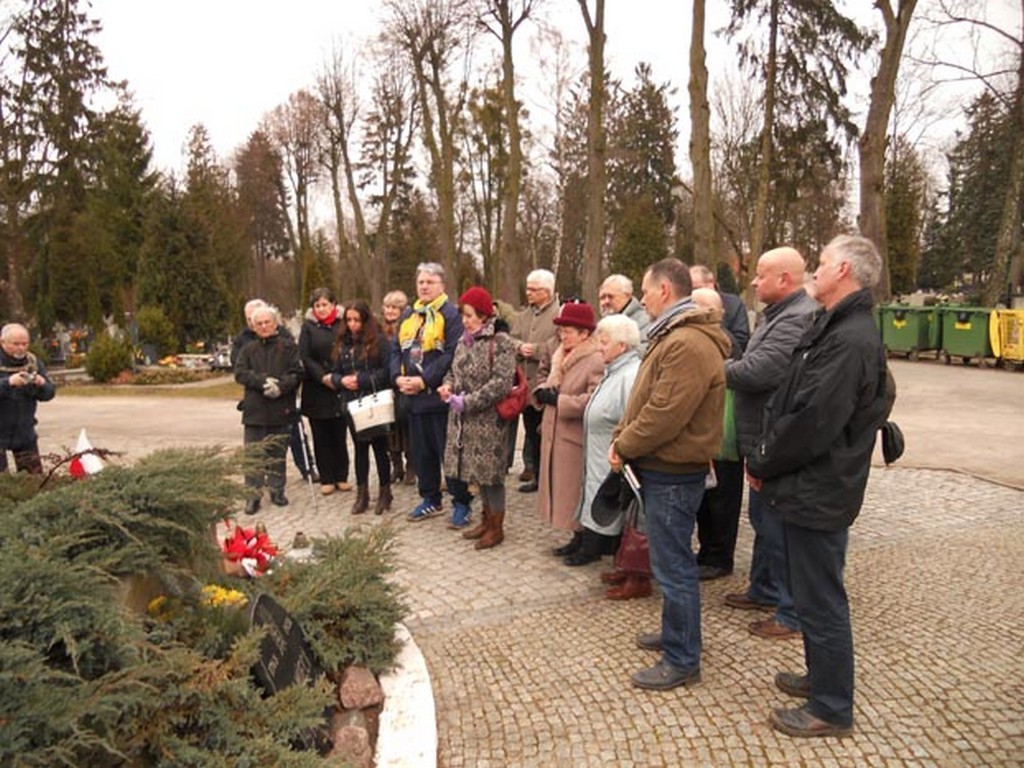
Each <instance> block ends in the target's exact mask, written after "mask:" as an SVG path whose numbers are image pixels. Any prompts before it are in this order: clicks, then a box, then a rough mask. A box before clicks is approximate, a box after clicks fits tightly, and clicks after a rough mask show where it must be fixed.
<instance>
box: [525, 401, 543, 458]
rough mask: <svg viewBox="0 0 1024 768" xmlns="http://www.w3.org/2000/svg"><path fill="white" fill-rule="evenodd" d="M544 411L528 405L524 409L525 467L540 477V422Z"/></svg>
mask: <svg viewBox="0 0 1024 768" xmlns="http://www.w3.org/2000/svg"><path fill="white" fill-rule="evenodd" d="M543 417H544V409H543V408H541V409H537V408H534V407H533V406H531V405H527V406H526V407H525V408H524V409H523V467H524V468H525V469H528V470H530V471H531V472H533V473H534V474H535V475H538V476H539V475H540V422H541V419H543Z"/></svg>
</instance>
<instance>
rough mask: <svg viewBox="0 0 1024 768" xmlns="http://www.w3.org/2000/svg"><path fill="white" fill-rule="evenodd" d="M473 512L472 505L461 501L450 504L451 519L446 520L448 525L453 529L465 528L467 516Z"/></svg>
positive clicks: (467, 521)
mask: <svg viewBox="0 0 1024 768" xmlns="http://www.w3.org/2000/svg"><path fill="white" fill-rule="evenodd" d="M472 514H473V509H472V507H470V506H469V504H464V503H463V502H461V501H456V502H454V503H453V504H452V519H451V520H449V521H448V527H449V528H451V529H452V530H453V531H457V530H459V529H460V528H465V527H466V526H467V525H469V518H470V516H471V515H472Z"/></svg>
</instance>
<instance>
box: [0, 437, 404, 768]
mask: <svg viewBox="0 0 1024 768" xmlns="http://www.w3.org/2000/svg"><path fill="white" fill-rule="evenodd" d="M247 461H249V459H246V458H243V457H242V456H241V454H235V455H227V454H224V453H222V452H218V451H217V450H215V449H195V450H170V451H159V452H156V453H153V454H151V455H150V456H148V457H146V458H144V459H142V460H140V461H138V462H136V463H135V465H134V466H132V467H128V468H125V467H116V466H108V467H107V468H105V469H104V471H102V472H100V473H99V474H97V475H94V476H91V477H88V478H86V479H84V480H80V481H70V480H67V479H63V478H57V477H56V476H54V477H53V478H50V479H49V480H47V481H46V482H45V483H44V484H43V485H42V487H40V485H39V480H38V478H35V477H32V478H29V477H26V476H21V477H18V478H13V477H12V478H10V479H8V478H0V765H11V766H41V765H47V766H49V765H103V766H184V765H188V766H210V767H211V768H212V767H213V766H218V767H220V766H224V765H276V766H319V765H322V760H321V758H320V757H319V756H318V755H316V754H315V753H311V752H301V751H296V750H295V749H294V746H293V745H294V744H295V743H296V742H297V740H298V738H299V735H300V734H302V733H304V732H307V731H308V729H310V728H314V727H318V726H322V725H323V724H324V711H325V708H326V707H327V706H328V705H330V704H331V703H332V702H333V701H334V698H335V693H334V688H333V685H331V684H330V683H329V682H328V681H327V680H321V681H320V682H319V683H318V684H316V685H312V686H292V687H289V688H286V689H284V690H282V691H279V692H278V693H276V694H275V695H274V696H269V697H264V696H262V695H261V692H260V691H259V690H258V689H257V688H256V686H255V685H254V683H253V680H252V676H251V669H252V666H253V664H254V663H255V661H256V660H257V658H258V648H259V641H260V639H261V637H262V635H261V633H260V632H259V631H251V630H249V628H248V608H249V603H250V602H251V600H252V598H253V597H254V596H255V594H257V593H258V592H269V593H271V594H272V595H273V596H274V597H275V598H276V599H277V600H279V601H280V602H281V603H282V604H283V605H285V606H286V607H287V608H288V609H289V610H290V611H291V612H292V613H293V615H294V616H295V617H296V618H297V619H298V620H299V621H300V623H302V624H303V626H304V628H305V629H306V631H307V634H308V635H309V636H310V638H311V644H312V645H313V648H314V651H315V652H316V653H317V654H318V656H319V659H318V660H319V662H320V664H321V666H322V667H323V668H324V669H326V670H329V671H335V670H337V669H338V664H340V663H343V662H347V661H350V660H351V661H356V660H365V661H366V663H368V664H370V665H371V666H372V667H373V668H375V669H384V668H387V667H389V666H391V665H392V664H393V663H394V662H393V660H394V656H393V654H394V648H393V647H392V645H391V643H392V633H393V630H394V622H395V621H397V620H399V619H400V618H401V614H402V607H401V604H400V600H399V595H398V593H397V591H396V588H394V587H392V586H390V585H389V584H388V583H387V581H386V580H385V577H386V576H387V574H389V573H390V572H391V571H392V569H393V554H392V551H391V543H392V538H391V536H390V533H389V532H387V531H379V532H375V533H372V534H369V535H367V536H365V537H360V536H358V535H350V536H346V537H345V538H343V539H338V540H326V541H319V542H317V543H316V548H315V553H316V556H315V557H314V558H313V559H312V560H310V561H309V562H307V563H296V562H291V561H288V562H286V563H284V564H282V565H281V566H280V567H278V568H276V569H275V572H274V573H273V574H272V575H266V576H262V577H259V578H258V579H255V580H251V581H248V580H242V579H234V578H231V577H228V576H226V575H224V572H223V569H222V561H221V553H220V550H219V548H218V547H217V546H216V542H215V541H214V536H213V534H212V530H213V529H212V525H213V524H214V523H215V522H216V521H217V520H220V519H221V518H223V517H224V516H225V514H226V513H227V510H229V509H230V508H232V506H234V505H237V503H238V502H239V501H240V500H241V499H242V498H243V497H244V494H245V491H244V488H242V486H241V485H240V484H239V483H238V481H237V477H238V476H239V475H240V474H241V473H242V472H243V471H244V469H245V467H246V462H247ZM33 491H34V492H33ZM239 592H240V593H243V594H241V595H238V594H237V593H239ZM228 596H234V597H237V598H244V600H245V601H246V603H245V604H244V605H236V604H234V603H232V602H231V600H228V599H227V597H228ZM221 598H224V599H221ZM334 611H337V613H338V615H334V613H333V612H334Z"/></svg>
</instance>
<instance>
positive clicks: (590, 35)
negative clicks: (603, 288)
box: [577, 0, 607, 304]
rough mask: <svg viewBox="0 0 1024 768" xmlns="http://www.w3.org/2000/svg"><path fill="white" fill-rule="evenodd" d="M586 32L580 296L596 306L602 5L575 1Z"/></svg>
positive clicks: (600, 241)
mask: <svg viewBox="0 0 1024 768" xmlns="http://www.w3.org/2000/svg"><path fill="white" fill-rule="evenodd" d="M577 2H578V3H579V6H580V11H581V12H582V14H583V23H584V24H585V25H586V28H587V39H588V46H587V48H588V61H589V75H590V103H589V105H588V115H587V234H586V241H585V243H584V247H583V252H584V254H583V296H584V298H586V299H587V300H588V301H590V302H592V303H595V304H596V303H597V288H598V284H599V282H600V277H601V271H602V269H603V267H604V239H605V231H604V218H605V207H604V204H605V200H604V194H605V152H606V149H607V146H606V134H605V125H604V102H605V97H606V93H605V78H604V43H605V34H604V2H605V0H594V13H593V14H591V12H590V7H589V5H588V2H589V0H577Z"/></svg>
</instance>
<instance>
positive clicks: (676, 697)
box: [40, 362, 1024, 768]
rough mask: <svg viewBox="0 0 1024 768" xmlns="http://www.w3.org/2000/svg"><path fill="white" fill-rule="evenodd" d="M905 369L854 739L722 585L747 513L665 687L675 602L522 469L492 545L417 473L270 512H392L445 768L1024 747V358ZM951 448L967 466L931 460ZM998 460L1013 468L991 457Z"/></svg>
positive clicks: (190, 419)
mask: <svg viewBox="0 0 1024 768" xmlns="http://www.w3.org/2000/svg"><path fill="white" fill-rule="evenodd" d="M893 368H894V372H895V374H896V378H897V381H898V383H899V385H900V398H901V399H900V401H899V404H898V409H897V416H898V418H899V420H900V422H901V424H902V426H903V428H904V431H905V432H906V433H907V438H908V450H907V454H906V457H905V460H904V461H901V463H900V465H899V466H898V467H894V468H890V469H883V468H881V467H878V468H876V469H875V470H874V471H873V472H872V476H871V481H870V483H869V486H868V493H867V499H866V501H865V505H864V509H863V511H862V514H861V516H860V518H859V519H858V521H857V523H856V525H855V526H854V527H853V529H852V531H851V537H850V555H849V560H848V568H847V585H848V589H849V592H850V598H851V604H852V612H853V620H854V631H855V642H856V647H857V665H858V666H857V695H858V700H857V707H856V712H855V716H856V720H857V731H856V733H855V735H854V736H852V737H850V738H847V739H841V740H840V739H826V740H811V741H800V740H795V739H791V738H789V737H786V736H782V735H778V734H776V733H775V732H774V731H772V730H771V729H770V728H769V726H768V725H767V722H766V716H767V712H768V710H769V708H770V707H772V706H783V705H788V704H790V703H792V700H789V699H788V697H786V696H785V695H784V694H781V693H780V692H778V691H777V690H776V689H775V688H774V686H773V684H772V677H773V676H774V673H775V672H776V671H778V670H780V669H793V670H798V669H800V666H801V664H800V662H801V657H802V654H801V647H800V644H799V642H796V641H792V640H781V641H778V640H776V641H769V640H762V639H758V638H755V637H754V636H752V635H750V634H749V633H748V632H747V631H746V624H747V622H749V621H750V620H751V619H752V618H754V617H752V616H750V615H748V614H747V613H745V612H741V611H735V610H732V609H730V608H727V607H726V606H725V605H724V604H723V603H722V596H723V595H724V594H725V593H726V592H729V591H735V590H738V589H742V588H743V587H744V586H745V582H744V579H743V576H742V574H743V573H744V572H745V571H746V568H747V566H748V564H749V553H750V545H751V537H750V530H749V526H748V525H746V524H744V525H743V526H742V530H741V536H740V541H739V544H738V547H737V554H738V563H737V572H736V574H735V575H734V576H732V577H730V578H728V579H722V580H719V581H715V582H711V583H709V584H705V585H704V586H703V588H702V589H703V597H704V607H703V636H704V658H703V682H702V684H701V685H699V686H696V687H694V688H690V689H677V690H676V691H671V692H668V693H660V694H659V693H649V692H644V691H640V690H637V689H634V688H632V687H631V686H630V685H629V675H630V673H631V672H633V671H635V670H636V669H637V668H639V667H640V666H646V665H647V664H649V663H651V662H652V660H653V659H654V657H653V655H651V654H647V653H645V652H643V651H640V650H638V649H636V648H635V647H634V645H633V637H634V635H635V634H636V633H637V632H640V631H645V630H650V629H654V628H656V627H657V626H658V621H659V615H660V600H659V599H658V598H657V597H653V598H649V599H646V600H639V601H630V602H627V603H611V602H608V601H605V600H603V599H602V590H601V588H600V586H599V584H598V582H597V575H598V573H599V572H600V571H601V570H602V569H603V568H605V567H607V558H606V562H605V564H604V565H601V566H598V565H596V564H595V565H591V566H587V567H583V568H567V567H565V566H564V565H562V564H561V562H560V561H559V560H558V559H556V558H553V557H552V556H551V555H550V554H549V551H550V548H551V547H552V546H555V545H557V544H560V543H562V541H563V540H564V537H563V536H560V535H558V534H555V533H553V532H551V531H550V530H549V529H548V528H547V526H546V525H544V524H542V523H541V522H540V521H539V520H538V519H537V518H536V515H535V512H534V499H535V497H533V496H524V495H521V494H518V493H517V492H516V491H515V490H514V488H515V482H514V479H513V476H511V475H510V478H509V501H510V504H509V512H508V517H507V518H506V522H507V525H506V528H507V539H506V542H505V543H504V544H503V545H501V546H500V547H498V548H497V549H495V550H492V551H489V552H476V551H475V550H473V549H472V546H471V544H470V543H468V542H464V541H462V540H461V539H460V538H459V537H458V535H457V534H456V533H454V532H452V531H448V530H447V529H446V528H445V526H444V522H443V520H441V519H434V520H430V521H427V522H424V523H419V524H409V523H406V522H405V521H404V520H403V519H402V517H403V513H404V511H405V510H407V509H408V508H410V507H411V506H412V504H413V503H414V498H413V494H412V492H411V489H408V488H405V487H402V488H399V489H398V492H397V498H396V509H395V512H394V513H393V514H392V515H390V516H387V517H388V518H390V519H386V520H381V519H379V518H373V517H372V516H369V517H363V518H353V517H352V516H350V515H349V514H348V506H349V505H350V503H351V494H335V495H333V496H331V497H329V498H327V499H317V500H316V502H315V508H314V502H313V500H312V498H311V495H310V493H309V491H308V489H307V488H306V487H305V486H303V485H301V483H299V482H297V481H296V480H293V481H291V482H290V484H289V491H288V493H289V496H290V498H291V501H292V503H291V505H290V506H289V507H287V508H286V509H283V510H276V509H271V510H270V511H265V512H264V513H263V515H262V518H263V519H264V520H265V521H266V523H267V526H268V528H269V529H270V532H271V534H272V536H274V537H275V539H276V540H277V541H279V542H281V543H283V544H288V543H289V542H290V541H291V538H292V536H293V535H294V533H295V531H296V530H303V531H304V532H305V533H307V534H309V535H318V534H326V533H340V532H342V531H343V530H345V529H346V528H347V527H348V526H351V525H375V524H379V523H381V522H385V523H387V522H393V523H394V525H395V526H396V529H397V531H398V536H399V546H400V550H399V551H400V561H401V568H400V571H399V573H398V575H397V578H398V579H399V581H400V582H401V583H402V584H403V586H405V588H406V589H407V591H408V602H409V606H410V614H409V617H408V620H407V622H406V624H407V626H408V627H409V629H410V630H411V631H412V633H413V635H414V637H415V638H416V640H417V642H418V644H419V646H420V648H421V649H422V651H423V653H424V655H425V657H426V660H427V664H428V667H429V669H430V673H431V677H432V680H433V685H434V694H435V700H436V707H437V720H438V735H439V746H438V752H439V754H438V764H439V765H441V766H445V767H446V768H456V767H457V766H473V767H474V768H483V767H485V766H493V767H494V768H498V767H499V766H550V765H556V766H722V765H751V766H760V765H773V766H774V765H794V766H797V765H800V766H811V765H814V766H818V765H835V766H847V765H871V766H943V767H945V766H997V765H999V766H1002V765H1024V660H1022V658H1024V619H1022V616H1024V576H1022V574H1024V567H1022V565H1021V563H1022V562H1024V516H1022V510H1024V461H1022V460H1021V458H1022V451H1021V448H1020V444H1019V440H1020V437H1021V435H1020V433H1021V424H1022V421H1024V420H1022V418H1021V416H1022V415H1024V408H1021V407H1019V406H1017V405H1016V404H1014V403H1013V401H1012V398H1013V397H1016V398H1017V399H1018V402H1020V398H1021V396H1022V394H1024V376H1022V375H1021V374H1009V373H1006V372H1002V371H980V370H977V369H962V368H960V367H956V366H953V367H945V366H941V365H935V364H929V363H926V362H919V363H916V364H909V363H900V362H896V363H894V365H893ZM965 382H966V383H965ZM40 416H41V420H42V424H41V436H42V439H43V448H44V450H47V449H55V448H57V447H59V446H61V445H69V444H73V442H74V437H75V436H76V435H77V430H78V428H79V427H80V426H83V425H85V426H88V427H89V434H90V437H91V438H92V441H93V444H94V445H97V446H101V447H104V448H110V449H123V450H126V451H127V452H128V454H129V455H128V457H127V458H129V459H130V458H131V457H132V456H138V455H140V454H141V453H145V452H148V451H149V450H151V449H153V448H156V447H161V446H163V445H168V444H190V445H197V444H210V443H221V444H230V445H235V444H237V443H238V442H240V436H241V429H240V427H239V426H238V415H237V412H235V411H234V410H233V407H232V404H230V403H223V402H216V401H205V400H199V401H193V400H164V399H161V398H142V399H140V398H131V399H127V398H125V399H122V398H98V399H94V398H89V399H85V398H71V397H66V398H63V399H62V398H60V397H59V396H58V398H57V399H56V400H55V401H54V402H53V403H50V404H47V405H45V406H43V407H41V409H40ZM69 425H71V426H69ZM979 456H980V457H981V458H980V460H979V458H978V457H979ZM944 462H945V463H946V464H947V465H949V466H953V467H955V468H956V469H957V470H960V471H958V472H951V471H945V470H941V469H929V468H920V467H927V466H928V465H933V464H938V465H939V466H941V465H942V464H943V463H944ZM964 472H966V473H968V474H964ZM986 473H987V474H988V476H989V477H991V478H992V479H993V480H996V481H998V482H992V481H991V480H988V479H984V478H983V477H975V476H973V475H979V476H985V475H986ZM1013 486H1016V487H1013Z"/></svg>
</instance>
